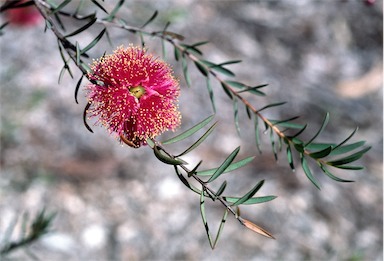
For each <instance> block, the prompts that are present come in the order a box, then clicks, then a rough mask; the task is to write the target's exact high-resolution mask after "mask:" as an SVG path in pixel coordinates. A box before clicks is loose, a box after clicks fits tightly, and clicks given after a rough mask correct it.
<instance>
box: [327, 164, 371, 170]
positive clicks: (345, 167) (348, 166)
mask: <svg viewBox="0 0 384 261" xmlns="http://www.w3.org/2000/svg"><path fill="white" fill-rule="evenodd" d="M332 167H335V168H339V169H348V170H362V169H364V167H362V166H351V165H333V166H332Z"/></svg>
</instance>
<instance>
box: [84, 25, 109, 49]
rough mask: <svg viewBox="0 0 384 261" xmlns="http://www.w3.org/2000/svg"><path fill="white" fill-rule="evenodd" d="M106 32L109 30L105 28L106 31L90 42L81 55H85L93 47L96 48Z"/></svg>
mask: <svg viewBox="0 0 384 261" xmlns="http://www.w3.org/2000/svg"><path fill="white" fill-rule="evenodd" d="M106 30H107V29H106V28H104V29H103V30H102V31H101V32H100V33H99V35H98V36H96V38H95V39H94V40H93V41H92V42H90V43H89V44H88V45H87V46H86V47H84V49H82V50H81V53H82V54H83V53H86V52H87V51H89V50H90V49H91V48H92V47H94V46H95V45H96V44H97V43H98V42H99V40H100V39H101V38H102V37H103V35H104V33H105V31H106Z"/></svg>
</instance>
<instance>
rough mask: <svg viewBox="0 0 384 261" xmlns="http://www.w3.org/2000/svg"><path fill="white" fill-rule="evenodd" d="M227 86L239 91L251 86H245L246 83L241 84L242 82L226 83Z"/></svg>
mask: <svg viewBox="0 0 384 261" xmlns="http://www.w3.org/2000/svg"><path fill="white" fill-rule="evenodd" d="M225 83H226V84H228V85H230V86H232V87H234V88H238V89H242V88H248V87H249V86H248V85H245V84H244V83H241V82H237V81H225Z"/></svg>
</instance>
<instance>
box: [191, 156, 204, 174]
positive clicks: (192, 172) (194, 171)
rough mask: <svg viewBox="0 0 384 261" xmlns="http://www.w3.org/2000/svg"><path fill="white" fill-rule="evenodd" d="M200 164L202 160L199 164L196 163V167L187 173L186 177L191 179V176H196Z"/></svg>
mask: <svg viewBox="0 0 384 261" xmlns="http://www.w3.org/2000/svg"><path fill="white" fill-rule="evenodd" d="M201 163H203V161H202V160H200V161H199V163H197V165H196V166H195V167H194V168H193V169H192V170H191V171H190V172H188V177H191V176H192V175H194V174H196V172H197V169H198V168H199V167H200V165H201Z"/></svg>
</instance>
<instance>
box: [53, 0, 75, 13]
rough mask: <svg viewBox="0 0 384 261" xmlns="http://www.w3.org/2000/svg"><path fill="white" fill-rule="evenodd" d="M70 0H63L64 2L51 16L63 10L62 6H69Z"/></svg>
mask: <svg viewBox="0 0 384 261" xmlns="http://www.w3.org/2000/svg"><path fill="white" fill-rule="evenodd" d="M71 1H72V0H65V1H64V2H62V3H61V4H60V5H59V6H58V7H56V8H55V9H54V10H53V11H52V13H51V14H56V13H57V12H58V11H60V10H61V9H63V8H64V6H66V5H67V4H69V3H70V2H71Z"/></svg>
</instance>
